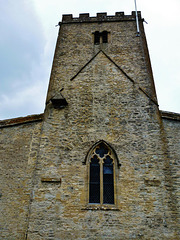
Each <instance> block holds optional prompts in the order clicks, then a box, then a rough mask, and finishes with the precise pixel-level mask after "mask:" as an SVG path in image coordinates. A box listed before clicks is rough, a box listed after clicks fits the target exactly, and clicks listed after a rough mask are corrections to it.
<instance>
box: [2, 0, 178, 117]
mask: <svg viewBox="0 0 180 240" xmlns="http://www.w3.org/2000/svg"><path fill="white" fill-rule="evenodd" d="M137 7H138V10H139V11H141V12H142V17H143V18H145V20H146V21H147V22H148V24H145V31H146V37H147V41H148V46H149V52H150V57H151V63H152V67H153V73H154V80H155V86H156V91H157V96H158V102H159V108H160V109H161V110H166V111H171V112H177V113H180V14H179V12H180V0H171V1H168V0H137ZM134 8H135V7H134V0H118V1H117V0H111V1H110V0H109V1H108V0H98V1H97V0H90V1H85V0H66V1H63V0H16V1H15V0H0V9H1V14H0V119H8V118H14V117H20V116H26V115H31V114H37V113H42V112H43V111H44V107H45V99H46V94H47V88H48V82H49V76H50V71H51V67H52V60H53V55H54V49H55V44H56V39H57V34H58V30H59V29H58V27H55V25H56V24H57V23H58V22H59V21H61V17H62V14H73V16H74V17H78V16H79V13H90V16H96V13H97V12H107V14H108V15H114V14H115V12H119V11H124V12H125V14H131V11H134Z"/></svg>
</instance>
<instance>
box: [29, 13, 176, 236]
mask: <svg viewBox="0 0 180 240" xmlns="http://www.w3.org/2000/svg"><path fill="white" fill-rule="evenodd" d="M138 18H139V24H140V36H138V35H137V32H136V21H135V12H132V15H124V13H123V12H117V13H116V14H115V16H107V14H106V13H98V14H97V16H96V17H90V16H89V14H80V16H79V18H73V16H72V15H63V18H62V22H60V23H59V25H60V31H59V36H58V40H57V45H56V51H55V56H54V62H53V67H52V73H51V78H50V84H49V90H48V95H47V101H46V110H45V115H44V122H43V126H42V137H41V141H40V149H39V154H38V170H37V173H36V174H37V175H36V179H35V180H34V190H33V191H34V199H33V201H32V204H31V212H32V215H31V216H30V223H29V229H28V236H29V239H41V238H36V234H37V233H38V232H40V231H41V229H43V233H42V236H44V238H42V239H45V237H48V236H51V235H52V236H54V238H53V237H52V239H141V238H142V239H150V238H151V239H159V238H158V237H159V234H160V233H161V234H162V239H165V238H166V236H169V237H174V236H176V231H174V232H173V234H172V231H170V230H167V228H166V226H167V224H170V223H171V224H172V226H174V228H175V225H173V220H172V219H169V211H170V210H171V209H168V206H167V199H168V198H169V197H170V196H169V195H168V192H166V191H165V186H164V182H165V181H166V179H165V178H166V177H165V176H164V168H165V166H164V164H165V162H166V150H165V147H164V142H163V137H162V127H161V118H160V113H159V109H158V103H157V98H156V93H155V88H154V82H153V76H152V70H151V64H150V59H149V54H148V49H147V43H146V38H145V33H144V28H143V19H142V18H141V14H140V12H138ZM168 221H169V222H168ZM43 226H46V227H45V228H44V227H43ZM49 234H50V235H49ZM168 234H169V235H168ZM157 236H158V237H157ZM172 239H173V238H172Z"/></svg>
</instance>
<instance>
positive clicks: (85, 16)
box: [61, 11, 141, 23]
mask: <svg viewBox="0 0 180 240" xmlns="http://www.w3.org/2000/svg"><path fill="white" fill-rule="evenodd" d="M138 18H139V19H141V12H140V11H138ZM135 19H136V13H135V11H132V14H131V15H125V14H124V12H116V13H115V15H107V13H106V12H103V13H97V14H96V17H90V16H89V13H81V14H79V17H78V18H77V17H73V15H72V14H64V15H63V16H62V22H61V23H78V22H99V21H102V22H111V21H135Z"/></svg>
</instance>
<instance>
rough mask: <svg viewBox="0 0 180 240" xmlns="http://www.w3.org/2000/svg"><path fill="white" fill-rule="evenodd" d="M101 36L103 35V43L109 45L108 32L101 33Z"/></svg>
mask: <svg viewBox="0 0 180 240" xmlns="http://www.w3.org/2000/svg"><path fill="white" fill-rule="evenodd" d="M101 35H102V42H103V43H107V42H108V32H107V31H103V32H102V33H101Z"/></svg>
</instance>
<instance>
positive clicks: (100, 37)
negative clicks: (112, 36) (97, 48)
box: [93, 31, 108, 45]
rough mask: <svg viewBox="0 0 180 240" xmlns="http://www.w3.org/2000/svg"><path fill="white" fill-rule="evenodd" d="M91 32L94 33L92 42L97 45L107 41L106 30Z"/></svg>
mask: <svg viewBox="0 0 180 240" xmlns="http://www.w3.org/2000/svg"><path fill="white" fill-rule="evenodd" d="M93 34H94V44H97V45H98V44H100V43H108V32H107V31H103V32H99V31H96V32H94V33H93Z"/></svg>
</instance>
